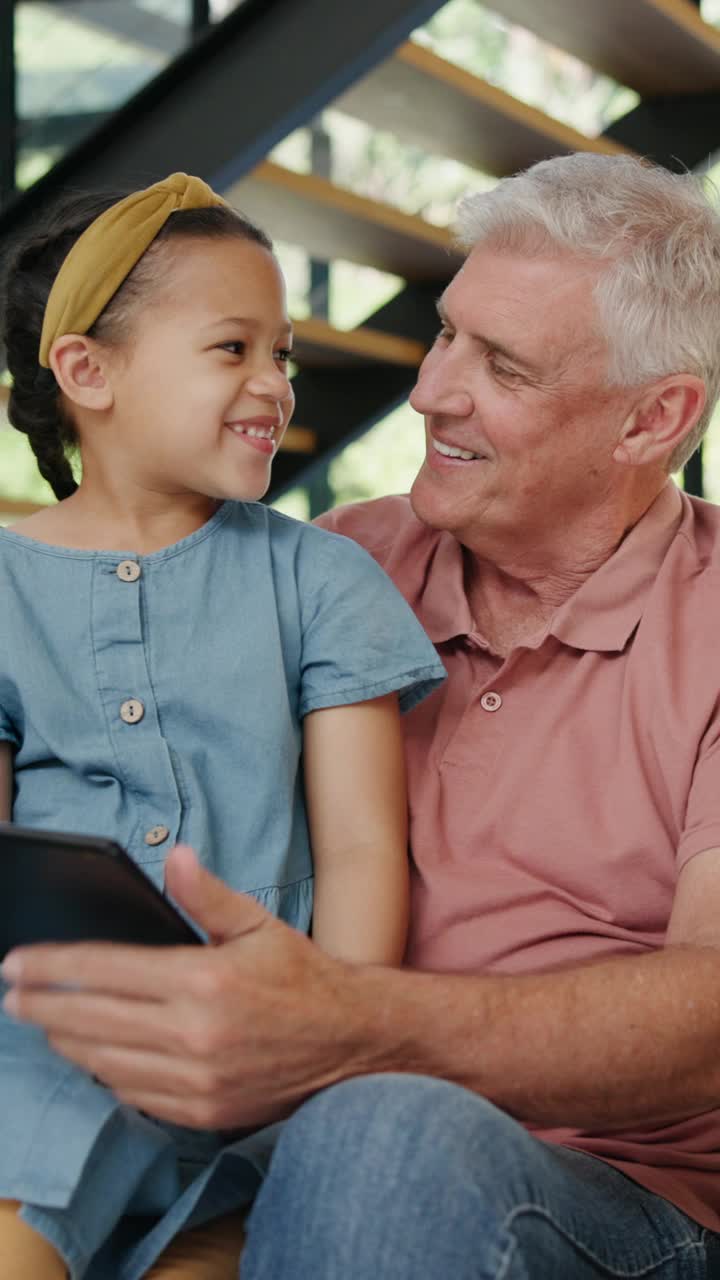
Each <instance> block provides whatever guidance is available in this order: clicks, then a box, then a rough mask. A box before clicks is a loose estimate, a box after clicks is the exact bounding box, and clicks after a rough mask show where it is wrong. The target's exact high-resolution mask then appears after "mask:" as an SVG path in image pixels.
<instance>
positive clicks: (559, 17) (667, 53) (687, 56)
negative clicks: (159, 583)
mask: <svg viewBox="0 0 720 1280" xmlns="http://www.w3.org/2000/svg"><path fill="white" fill-rule="evenodd" d="M493 8H494V9H496V10H497V12H498V13H501V14H502V15H503V17H505V18H508V19H509V20H510V21H511V22H518V23H520V24H521V25H522V26H524V27H528V28H529V29H530V30H531V31H534V32H535V33H536V34H537V35H539V36H540V37H541V38H542V39H543V40H547V41H549V42H550V43H551V44H554V45H557V46H558V48H560V49H565V50H567V52H568V53H573V54H575V56H576V57H578V58H581V59H582V60H583V62H587V63H588V64H589V65H590V66H592V67H595V68H596V69H597V70H598V71H602V72H604V73H605V74H606V75H609V76H612V77H613V79H615V80H617V81H619V83H620V84H626V85H629V86H630V87H631V88H633V89H636V90H637V92H638V93H640V94H641V95H643V96H647V97H651V96H653V95H657V94H673V93H707V92H711V91H712V90H715V89H720V31H718V30H716V28H715V27H712V26H710V24H709V23H707V22H704V21H703V19H702V18H701V17H700V13H699V10H698V9H697V7H696V6H695V5H694V4H692V3H691V2H690V0H602V3H601V4H600V3H598V2H597V0H493Z"/></svg>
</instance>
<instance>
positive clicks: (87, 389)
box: [50, 333, 114, 410]
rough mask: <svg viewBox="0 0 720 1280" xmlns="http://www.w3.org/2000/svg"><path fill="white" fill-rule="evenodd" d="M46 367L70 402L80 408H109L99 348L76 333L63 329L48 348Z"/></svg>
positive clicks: (108, 385)
mask: <svg viewBox="0 0 720 1280" xmlns="http://www.w3.org/2000/svg"><path fill="white" fill-rule="evenodd" d="M50 368H51V369H52V371H53V373H54V374H55V380H56V382H57V384H58V386H59V388H60V390H61V391H62V393H63V395H64V396H66V397H67V399H68V400H69V401H70V403H71V404H74V405H77V406H78V408H82V409H95V410H103V409H110V408H112V404H113V398H114V397H113V389H112V385H111V383H110V379H109V376H108V375H109V370H108V367H107V362H106V361H105V360H104V359H103V352H102V348H101V347H99V346H98V344H97V343H96V342H95V341H94V340H93V339H92V338H88V337H86V335H85V334H80V333H65V334H63V335H62V337H61V338H56V339H55V341H54V343H53V345H52V347H51V348H50Z"/></svg>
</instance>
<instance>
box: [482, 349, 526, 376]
mask: <svg viewBox="0 0 720 1280" xmlns="http://www.w3.org/2000/svg"><path fill="white" fill-rule="evenodd" d="M487 362H488V366H489V368H490V372H491V373H492V374H494V375H495V377H496V378H502V380H503V382H519V381H520V374H519V373H517V372H516V370H515V369H508V367H507V365H504V364H500V363H499V362H498V361H497V360H495V359H494V358H493V355H492V353H490V354H489V355H488V360H487Z"/></svg>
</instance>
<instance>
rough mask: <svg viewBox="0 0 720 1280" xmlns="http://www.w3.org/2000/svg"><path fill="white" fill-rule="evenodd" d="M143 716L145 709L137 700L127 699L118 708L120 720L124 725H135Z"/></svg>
mask: <svg viewBox="0 0 720 1280" xmlns="http://www.w3.org/2000/svg"><path fill="white" fill-rule="evenodd" d="M144 715H145V707H144V706H143V704H142V702H141V701H140V699H139V698H128V699H127V700H126V701H125V702H123V704H122V706H121V708H120V719H121V720H124V721H125V723H126V724H137V723H138V721H139V720H142V718H143V716H144Z"/></svg>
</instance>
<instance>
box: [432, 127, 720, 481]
mask: <svg viewBox="0 0 720 1280" xmlns="http://www.w3.org/2000/svg"><path fill="white" fill-rule="evenodd" d="M457 233H458V240H459V242H460V244H461V245H462V246H463V247H464V248H465V249H466V250H468V251H469V250H470V249H472V247H473V246H474V245H476V244H477V243H478V242H480V241H489V242H491V243H492V244H493V246H496V247H497V248H498V249H507V250H514V249H519V250H528V251H530V252H537V251H542V250H543V249H547V247H548V244H550V245H551V246H553V247H555V248H557V249H560V250H565V251H566V252H567V251H569V252H571V253H574V254H577V255H579V256H583V257H590V258H605V259H607V261H608V264H609V265H608V267H607V269H606V270H604V271H603V272H602V274H601V276H600V278H599V280H598V283H597V284H596V286H595V301H596V303H597V307H598V313H599V318H600V325H601V329H602V332H603V334H604V336H605V338H606V341H607V344H608V351H609V364H608V372H607V377H608V382H609V384H610V385H611V386H627V387H634V386H638V385H640V384H642V383H643V382H648V381H652V380H654V379H658V378H662V377H666V376H667V375H669V374H672V373H692V374H695V375H696V376H697V377H699V378H702V380H703V382H704V383H705V388H706V392H707V404H706V406H705V409H704V411H703V414H702V416H701V418H700V420H699V421H698V422H697V424H696V425H695V427H693V429H692V431H690V432H689V433H688V435H687V436H686V438H685V440H683V441H682V443H681V444H680V445H679V446H678V447H677V448H676V449H675V451H674V452H673V454H672V455H671V457H670V459H669V463H668V466H669V470H671V471H674V470H677V469H678V468H680V467H681V466H683V465H684V463H685V462H687V459H688V458H689V457H690V456H691V454H692V453H694V451H695V449H696V448H697V447H698V445H699V443H700V441H701V439H702V437H703V435H704V433H705V430H706V428H707V425H708V423H709V421H710V418H711V416H712V411H713V409H714V407H715V404H716V402H717V400H718V398H719V397H720V210H719V209H718V206H717V193H716V191H715V189H714V188H713V187H712V184H711V183H710V182H709V180H708V179H707V178H701V177H698V176H696V175H694V174H690V173H682V174H677V173H670V172H669V171H668V170H667V169H663V168H660V167H659V166H658V165H654V164H650V163H649V162H647V161H645V160H641V159H640V158H639V157H635V156H630V155H616V156H605V155H596V154H594V153H592V152H578V153H576V154H574V155H569V156H557V157H555V158H554V159H552V160H542V161H540V163H539V164H535V165H533V166H532V168H530V169H527V170H526V171H525V172H524V173H519V174H517V175H515V176H514V177H511V178H503V179H501V181H500V182H499V183H498V185H497V186H496V187H494V188H493V189H492V190H491V191H488V192H482V193H480V194H478V195H473V196H469V197H468V198H466V199H465V200H463V201H462V203H461V205H460V207H459V210H458V215H457Z"/></svg>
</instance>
